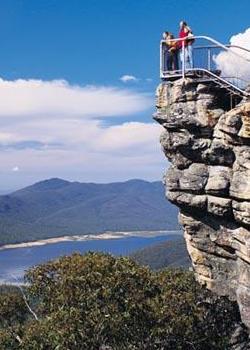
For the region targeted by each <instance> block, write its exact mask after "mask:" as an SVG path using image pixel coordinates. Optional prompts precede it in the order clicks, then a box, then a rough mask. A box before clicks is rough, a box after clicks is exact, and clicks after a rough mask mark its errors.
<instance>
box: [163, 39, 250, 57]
mask: <svg viewBox="0 0 250 350" xmlns="http://www.w3.org/2000/svg"><path fill="white" fill-rule="evenodd" d="M190 39H191V40H193V39H204V40H207V41H210V42H212V43H213V44H215V45H216V47H221V48H223V49H224V50H226V51H229V52H231V53H232V54H234V55H235V56H237V57H239V58H241V59H243V60H245V61H247V62H250V59H247V58H246V57H244V56H241V55H240V54H238V53H237V52H235V51H233V50H231V49H230V48H229V47H228V45H224V44H222V43H220V42H219V41H217V40H215V39H213V38H211V37H209V36H206V35H197V36H195V35H194V36H192V37H189V36H186V37H184V38H176V39H167V40H161V45H162V43H166V41H168V42H179V41H181V42H183V41H185V40H190ZM234 47H237V48H238V49H241V50H243V51H249V50H248V49H246V48H244V47H241V46H237V45H234ZM249 52H250V51H249Z"/></svg>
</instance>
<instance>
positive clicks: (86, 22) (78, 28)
mask: <svg viewBox="0 0 250 350" xmlns="http://www.w3.org/2000/svg"><path fill="white" fill-rule="evenodd" d="M249 13H250V2H249V1H247V0H241V1H235V0H230V1H225V0H220V1H214V0H211V1H208V0H201V1H200V0H193V1H190V0H179V1H173V0H165V1H163V0H154V1H153V0H137V1H135V0H123V1H121V0H106V1H104V0H82V1H79V0H78V1H77V0H60V1H59V0H36V1H31V0H23V1H21V0H9V1H7V0H3V1H1V2H0V16H1V18H0V43H1V46H0V52H1V55H0V77H1V78H2V80H1V82H0V126H1V129H0V161H1V164H2V169H1V170H0V182H1V186H0V190H1V189H6V188H10V189H12V188H17V187H21V186H24V185H27V184H29V183H32V182H35V181H38V180H41V179H44V178H49V177H55V176H57V177H62V178H66V179H70V180H79V181H96V182H109V181H120V180H126V179H129V178H133V177H137V178H145V179H149V180H154V179H161V177H162V173H163V171H164V168H165V167H166V164H167V162H166V160H165V159H164V156H163V155H162V153H161V150H160V147H159V144H158V136H159V133H160V128H159V127H158V126H156V125H155V124H153V122H152V119H151V115H152V112H153V111H154V91H155V89H156V86H157V84H158V82H159V78H158V71H159V67H158V62H159V57H158V47H159V44H158V42H159V39H160V37H161V33H162V31H163V30H170V31H171V32H173V33H175V34H177V32H178V23H179V21H180V20H181V19H185V20H186V21H187V22H188V23H189V24H190V25H191V27H192V29H193V32H194V33H195V34H197V35H198V34H200V35H201V34H206V35H209V36H212V37H215V38H216V39H218V40H219V41H222V42H224V43H227V42H228V41H229V39H230V38H231V37H232V35H234V34H237V33H240V32H244V31H245V30H246V29H247V28H248V27H249ZM124 75H131V76H134V77H136V78H137V80H136V81H132V80H131V81H128V82H125V83H124V82H122V81H121V80H120V78H121V77H122V76H124ZM20 79H21V80H20ZM1 94H2V98H1ZM1 100H2V102H1ZM88 101H90V102H88Z"/></svg>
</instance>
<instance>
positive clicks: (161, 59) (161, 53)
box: [160, 41, 164, 78]
mask: <svg viewBox="0 0 250 350" xmlns="http://www.w3.org/2000/svg"><path fill="white" fill-rule="evenodd" d="M163 59H164V58H163V50H162V41H161V42H160V77H161V78H162V77H163Z"/></svg>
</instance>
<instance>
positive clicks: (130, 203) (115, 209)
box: [0, 179, 179, 244]
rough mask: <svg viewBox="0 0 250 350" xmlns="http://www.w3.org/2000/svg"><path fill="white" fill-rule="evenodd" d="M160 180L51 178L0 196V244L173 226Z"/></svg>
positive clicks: (173, 213)
mask: <svg viewBox="0 0 250 350" xmlns="http://www.w3.org/2000/svg"><path fill="white" fill-rule="evenodd" d="M178 228H179V225H178V222H177V209H176V207H174V206H173V205H172V204H170V203H168V202H167V200H166V199H165V196H164V188H163V185H162V184H161V182H147V181H143V180H130V181H126V182H117V183H110V184H94V183H80V182H69V181H65V180H61V179H50V180H45V181H41V182H38V183H36V184H34V185H32V186H29V187H26V188H24V189H21V190H19V191H15V192H13V193H11V194H9V195H2V196H0V244H6V243H10V242H11V243H14V242H15V243H16V242H23V241H31V240H37V239H42V238H50V237H58V236H63V235H78V234H86V233H100V232H104V231H108V230H110V231H133V230H174V229H178Z"/></svg>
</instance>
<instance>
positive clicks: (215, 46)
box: [160, 36, 250, 101]
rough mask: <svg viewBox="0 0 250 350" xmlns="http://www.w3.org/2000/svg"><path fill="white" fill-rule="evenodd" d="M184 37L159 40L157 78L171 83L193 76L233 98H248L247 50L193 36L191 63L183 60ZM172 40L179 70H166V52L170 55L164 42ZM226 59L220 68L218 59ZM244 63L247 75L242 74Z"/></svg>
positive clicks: (249, 64)
mask: <svg viewBox="0 0 250 350" xmlns="http://www.w3.org/2000/svg"><path fill="white" fill-rule="evenodd" d="M186 40H189V41H190V38H186V39H184V40H183V38H182V39H178V38H176V39H172V40H167V41H166V40H161V42H160V78H161V80H162V82H166V83H171V82H174V81H175V80H177V79H180V78H192V79H195V80H197V82H202V83H205V84H210V83H211V84H213V85H217V86H218V87H220V88H221V89H222V90H224V91H225V94H227V93H228V94H229V95H230V96H231V97H232V98H236V99H237V100H238V101H239V100H240V99H242V98H243V97H246V98H249V97H250V92H249V91H248V87H249V85H250V80H249V79H250V50H248V49H246V48H244V47H240V46H236V45H224V44H221V43H220V42H218V41H216V40H214V39H213V38H210V37H208V36H193V37H192V39H191V40H192V41H193V44H192V45H191V44H189V45H191V46H192V47H191V50H192V64H191V65H190V64H188V63H187V60H186V56H185V55H186V54H187V53H186V50H185V47H186V46H187V45H186V42H187V41H186ZM171 42H174V43H175V44H177V47H179V48H178V49H177V51H178V52H176V54H178V66H179V67H178V70H174V69H173V70H172V69H171V70H169V69H167V55H171V54H170V53H169V51H168V50H167V44H169V43H171ZM222 61H223V62H224V63H225V62H227V63H228V62H229V64H230V69H229V68H228V64H227V66H226V69H223V68H224V67H223V64H221V62H222ZM242 65H244V68H245V71H247V72H249V74H248V76H249V78H245V77H243V76H242V71H243V70H242V69H239V67H241V66H242Z"/></svg>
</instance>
